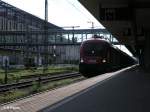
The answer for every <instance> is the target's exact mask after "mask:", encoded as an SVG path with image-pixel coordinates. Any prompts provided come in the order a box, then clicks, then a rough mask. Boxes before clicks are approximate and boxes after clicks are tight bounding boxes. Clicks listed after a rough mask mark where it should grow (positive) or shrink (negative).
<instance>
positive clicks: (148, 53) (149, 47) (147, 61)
mask: <svg viewBox="0 0 150 112" xmlns="http://www.w3.org/2000/svg"><path fill="white" fill-rule="evenodd" d="M143 56H144V67H145V69H146V70H148V71H150V33H147V34H146V40H145V43H144V51H143Z"/></svg>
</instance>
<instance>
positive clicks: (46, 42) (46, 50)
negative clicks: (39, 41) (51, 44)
mask: <svg viewBox="0 0 150 112" xmlns="http://www.w3.org/2000/svg"><path fill="white" fill-rule="evenodd" d="M44 30H45V39H44V44H45V56H44V68H43V72H45V71H46V70H47V69H48V0H45V29H44Z"/></svg>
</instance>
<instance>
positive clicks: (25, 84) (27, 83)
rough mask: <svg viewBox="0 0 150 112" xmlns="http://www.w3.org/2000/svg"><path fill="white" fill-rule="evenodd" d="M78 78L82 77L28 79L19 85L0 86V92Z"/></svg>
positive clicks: (69, 74) (61, 76) (65, 76)
mask: <svg viewBox="0 0 150 112" xmlns="http://www.w3.org/2000/svg"><path fill="white" fill-rule="evenodd" d="M79 76H82V75H81V74H79V73H78V72H75V73H67V74H59V75H53V76H46V77H42V76H41V77H39V78H35V79H31V80H30V79H29V80H26V81H23V82H19V83H13V84H5V85H0V92H6V91H9V90H13V89H18V88H24V87H29V86H32V85H33V84H34V83H33V82H39V83H46V82H53V81H58V80H63V79H67V78H74V77H79Z"/></svg>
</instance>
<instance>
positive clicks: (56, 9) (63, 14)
mask: <svg viewBox="0 0 150 112" xmlns="http://www.w3.org/2000/svg"><path fill="white" fill-rule="evenodd" d="M2 1H4V2H6V3H9V4H11V5H13V6H15V7H18V8H20V9H22V10H24V11H26V12H28V13H31V14H33V15H35V16H37V17H39V18H41V19H44V18H45V17H44V11H45V9H44V5H45V0H2ZM48 21H49V22H50V23H53V24H55V25H57V26H60V27H64V28H65V27H70V28H72V26H80V27H77V28H78V29H79V28H81V29H83V28H84V29H86V28H91V27H92V23H91V22H94V26H95V28H104V27H103V26H102V25H101V24H100V23H99V22H98V21H97V20H96V19H95V18H94V17H93V16H92V15H91V14H90V13H89V12H88V11H87V10H86V9H85V8H84V7H83V6H82V5H81V4H80V3H79V2H78V0H48ZM120 48H121V49H122V50H123V51H124V52H126V53H128V54H129V55H131V56H132V54H131V53H130V52H129V51H128V50H127V49H126V47H125V46H121V47H120Z"/></svg>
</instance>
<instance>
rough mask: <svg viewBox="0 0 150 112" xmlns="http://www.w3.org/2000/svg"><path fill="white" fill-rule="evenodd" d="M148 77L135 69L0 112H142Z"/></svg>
mask: <svg viewBox="0 0 150 112" xmlns="http://www.w3.org/2000/svg"><path fill="white" fill-rule="evenodd" d="M149 93H150V76H149V75H148V74H146V73H143V72H142V71H141V70H139V69H138V67H137V66H132V67H128V68H125V69H122V70H119V71H117V72H113V73H106V74H103V75H100V76H96V77H93V78H89V79H86V80H84V81H81V82H77V83H75V84H71V85H68V86H65V87H62V88H58V89H55V90H52V91H46V92H43V93H39V94H36V95H33V96H30V97H27V98H24V99H20V100H16V101H14V102H11V103H8V104H3V105H1V106H0V109H1V110H0V111H1V112H36V111H41V112H43V111H44V112H97V111H101V112H113V111H115V112H119V111H121V112H127V111H128V112H130V111H132V112H143V111H141V109H144V108H145V109H146V107H147V108H148V104H149V103H148V102H149V101H150V100H149V99H150V95H149Z"/></svg>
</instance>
